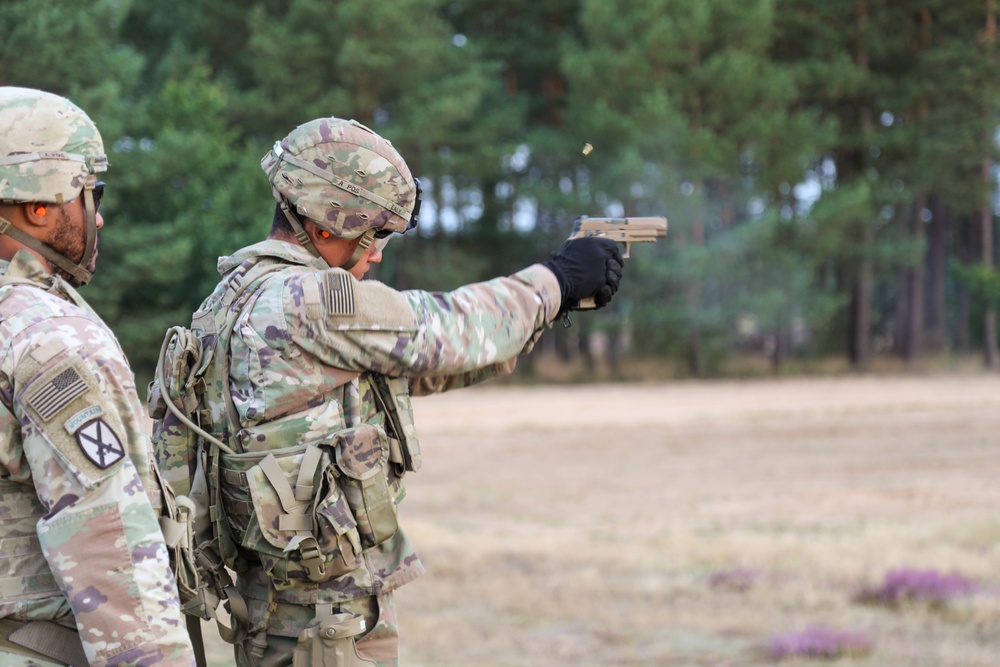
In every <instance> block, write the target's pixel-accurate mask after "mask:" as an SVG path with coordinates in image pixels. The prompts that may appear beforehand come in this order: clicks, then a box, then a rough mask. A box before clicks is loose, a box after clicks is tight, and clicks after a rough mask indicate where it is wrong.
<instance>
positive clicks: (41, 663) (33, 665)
mask: <svg viewBox="0 0 1000 667" xmlns="http://www.w3.org/2000/svg"><path fill="white" fill-rule="evenodd" d="M0 665H3V667H66V666H65V665H64V664H62V663H61V662H52V661H50V660H40V659H39V658H28V657H25V656H23V655H17V654H14V653H7V652H5V651H0Z"/></svg>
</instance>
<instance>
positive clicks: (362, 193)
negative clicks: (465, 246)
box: [273, 142, 410, 222]
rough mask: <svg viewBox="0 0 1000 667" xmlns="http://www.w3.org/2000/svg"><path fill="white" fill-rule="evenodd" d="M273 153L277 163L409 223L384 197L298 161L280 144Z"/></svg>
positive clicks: (403, 212) (407, 214)
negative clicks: (296, 168) (302, 170)
mask: <svg viewBox="0 0 1000 667" xmlns="http://www.w3.org/2000/svg"><path fill="white" fill-rule="evenodd" d="M273 152H274V155H275V157H277V158H278V160H279V161H280V160H284V161H285V162H287V163H289V164H291V165H294V166H296V167H298V168H300V169H305V170H306V171H308V172H309V173H310V174H313V175H315V176H318V177H320V178H322V179H323V180H324V181H326V182H328V183H330V184H332V185H334V186H336V187H338V188H340V189H341V190H344V191H346V192H350V193H351V194H352V195H354V196H355V197H360V198H361V199H367V200H368V201H370V202H372V203H373V204H376V205H378V206H381V207H382V208H384V209H385V210H387V211H389V212H390V213H394V214H396V215H398V216H399V217H401V218H402V219H403V220H406V221H407V222H409V221H410V214H409V213H408V212H407V211H406V209H405V208H403V207H402V206H400V205H399V204H397V203H395V202H393V201H389V200H388V199H386V198H385V197H382V196H380V195H377V194H375V193H374V192H371V191H370V190H366V189H365V188H363V187H361V186H360V185H355V184H354V183H351V182H350V181H346V180H344V179H343V178H340V177H339V176H335V175H334V174H331V173H330V172H328V171H326V170H324V169H320V168H319V167H317V166H316V165H314V164H312V163H311V162H306V161H305V160H300V159H299V158H297V157H295V156H294V155H289V154H288V152H287V151H285V150H284V149H283V148H282V147H281V143H280V142H278V143H275V144H274V149H273Z"/></svg>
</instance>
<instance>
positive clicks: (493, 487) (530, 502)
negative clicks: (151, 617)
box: [217, 374, 1000, 667]
mask: <svg viewBox="0 0 1000 667" xmlns="http://www.w3.org/2000/svg"><path fill="white" fill-rule="evenodd" d="M415 405H416V408H415V409H416V412H417V425H418V431H419V432H420V434H421V444H422V448H423V456H424V466H423V469H422V470H421V471H420V472H419V473H417V474H414V475H412V476H410V477H409V478H408V496H407V498H406V500H405V501H404V502H403V504H402V506H401V508H400V513H401V524H402V526H403V527H404V529H405V530H406V531H407V533H408V534H409V536H410V538H411V539H412V540H413V541H414V542H415V544H416V546H417V549H418V552H419V553H420V554H421V556H422V558H423V561H424V563H425V565H426V567H427V569H428V574H427V575H425V576H424V577H423V578H421V579H419V580H418V581H416V582H414V583H412V584H410V585H407V586H405V587H403V588H402V589H400V590H399V591H398V593H397V604H398V609H399V615H400V623H401V632H402V654H403V665H404V666H408V667H431V666H434V667H446V666H458V665H462V666H470V665H471V666H481V667H487V666H489V667H494V666H496V667H499V666H523V667H535V666H541V665H574V666H575V665H583V666H592V665H608V666H617V665H670V666H687V665H692V666H695V665H698V666H700V665H706V666H707V665H717V666H723V665H725V666H730V665H733V666H735V665H748V666H749V665H753V666H756V665H767V664H772V661H771V660H770V659H769V658H768V657H767V656H766V653H765V650H764V649H765V647H766V646H767V645H768V642H769V641H770V640H771V638H773V637H775V636H776V635H781V634H785V633H789V632H795V631H801V630H805V629H806V628H809V627H811V626H823V627H826V628H830V629H834V630H842V631H848V632H853V633H862V634H864V635H866V636H867V637H868V638H869V639H870V640H871V641H872V642H873V644H874V650H873V651H872V652H871V653H870V654H869V655H867V656H863V657H856V658H845V659H842V660H840V661H839V662H838V663H837V664H843V665H866V666H879V667H883V666H885V667H896V666H898V667H903V666H906V667H923V666H927V667H930V666H932V665H933V666H934V667H987V666H989V667H994V666H995V665H997V664H1000V377H997V376H995V375H985V374H963V375H944V376H941V375H936V376H921V377H912V376H910V377H901V376H900V377H843V378H813V379H787V380H752V381H711V382H700V381H698V382H695V381H683V382H669V383H657V384H643V385H635V384H633V385H619V384H609V385H597V386H594V385H591V386H558V387H556V386H548V387H508V386H505V387H495V388H491V387H482V388H475V389H469V390H465V391H460V392H453V393H451V394H444V395H440V396H433V397H428V398H420V399H417V400H416V401H415ZM895 568H914V569H919V570H935V571H938V572H940V573H959V574H961V575H963V576H965V577H967V578H969V579H972V580H974V581H976V582H978V583H979V584H980V585H981V588H980V591H979V592H978V593H976V594H974V595H971V596H967V597H960V598H956V599H955V600H954V601H953V602H952V603H950V604H948V605H946V606H945V607H943V608H938V607H931V606H927V605H919V604H917V605H907V606H904V607H902V608H897V609H890V608H885V607H878V606H871V605H863V604H859V603H858V602H856V601H855V600H854V598H855V595H856V594H857V592H858V591H859V590H860V589H861V588H862V587H864V586H873V585H877V584H879V583H881V582H882V579H883V577H884V576H885V574H886V572H888V571H890V570H892V569H895ZM713 583H716V584H719V583H721V584H722V585H713ZM217 655H218V654H217ZM222 655H228V653H223V654H222ZM217 664H227V663H226V662H218V663H217ZM781 664H782V665H814V664H825V663H824V662H823V661H817V660H808V659H791V660H787V661H784V662H782V663H781Z"/></svg>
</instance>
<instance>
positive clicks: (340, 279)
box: [323, 272, 354, 315]
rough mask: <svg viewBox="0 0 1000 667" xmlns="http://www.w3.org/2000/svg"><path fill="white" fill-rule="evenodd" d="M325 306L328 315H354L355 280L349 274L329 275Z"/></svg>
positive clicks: (325, 291) (327, 275) (326, 275)
mask: <svg viewBox="0 0 1000 667" xmlns="http://www.w3.org/2000/svg"><path fill="white" fill-rule="evenodd" d="M324 277H325V279H326V289H325V290H324V301H325V303H324V304H323V305H324V306H326V313H327V315H353V314H354V278H353V276H351V275H350V274H349V273H333V272H330V273H327V274H325V275H324Z"/></svg>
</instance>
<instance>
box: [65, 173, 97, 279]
mask: <svg viewBox="0 0 1000 667" xmlns="http://www.w3.org/2000/svg"><path fill="white" fill-rule="evenodd" d="M96 184H97V179H96V178H95V177H94V176H93V175H90V176H88V177H87V182H86V184H84V186H83V209H84V211H86V213H87V240H86V244H85V246H84V249H83V257H81V258H80V263H79V264H78V265H77V266H78V268H79V269H80V272H81V273H82V274H83V275H85V276H86V278H84V279H83V280H82V281H81V283H80V284H83V285H85V284H86V283H89V282H90V279H91V278H93V277H94V274H92V273H91V272H90V271H88V270H87V267H88V266H90V260H91V259H92V258H93V257H94V252H95V251H96V250H97V206H95V205H94V186H95V185H96ZM72 275H73V276H74V278H77V275H76V274H75V273H74V274H72ZM71 282H72V281H71ZM73 286H74V287H79V285H73Z"/></svg>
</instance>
